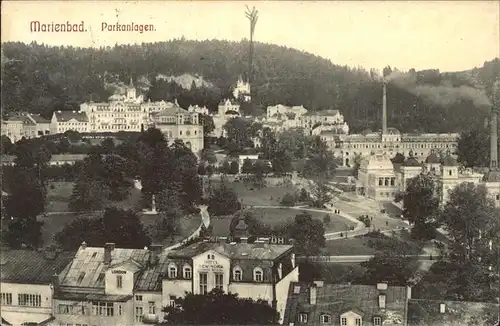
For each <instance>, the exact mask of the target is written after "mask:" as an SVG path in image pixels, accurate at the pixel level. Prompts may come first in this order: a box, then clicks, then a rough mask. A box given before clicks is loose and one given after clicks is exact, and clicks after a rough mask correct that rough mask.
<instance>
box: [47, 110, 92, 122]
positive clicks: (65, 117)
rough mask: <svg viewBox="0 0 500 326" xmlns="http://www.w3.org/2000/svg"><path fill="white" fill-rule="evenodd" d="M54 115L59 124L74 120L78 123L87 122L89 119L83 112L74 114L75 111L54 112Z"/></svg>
mask: <svg viewBox="0 0 500 326" xmlns="http://www.w3.org/2000/svg"><path fill="white" fill-rule="evenodd" d="M54 114H55V115H56V118H57V121H59V122H67V121H70V120H71V119H75V120H77V121H79V122H88V121H89V119H88V117H87V113H85V112H76V111H54Z"/></svg>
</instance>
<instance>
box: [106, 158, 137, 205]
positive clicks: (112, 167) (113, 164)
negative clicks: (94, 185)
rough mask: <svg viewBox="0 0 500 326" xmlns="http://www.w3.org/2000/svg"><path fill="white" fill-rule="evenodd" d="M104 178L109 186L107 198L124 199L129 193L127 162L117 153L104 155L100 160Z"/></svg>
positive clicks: (113, 199)
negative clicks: (101, 160)
mask: <svg viewBox="0 0 500 326" xmlns="http://www.w3.org/2000/svg"><path fill="white" fill-rule="evenodd" d="M102 164H103V166H104V169H105V171H104V178H105V182H106V185H107V186H108V188H109V196H108V198H109V199H110V200H112V201H120V200H124V199H125V198H127V197H128V196H129V195H130V189H131V188H132V182H131V181H130V179H129V178H128V177H127V164H128V162H127V161H126V160H125V159H124V158H123V157H121V156H118V155H113V154H111V155H106V156H105V158H104V159H103V162H102Z"/></svg>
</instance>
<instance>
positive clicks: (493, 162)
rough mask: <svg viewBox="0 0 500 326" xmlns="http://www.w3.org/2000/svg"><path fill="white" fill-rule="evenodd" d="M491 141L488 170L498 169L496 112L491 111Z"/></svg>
mask: <svg viewBox="0 0 500 326" xmlns="http://www.w3.org/2000/svg"><path fill="white" fill-rule="evenodd" d="M490 127H491V140H490V168H491V169H492V170H493V169H497V168H498V112H497V111H496V108H492V109H491V123H490Z"/></svg>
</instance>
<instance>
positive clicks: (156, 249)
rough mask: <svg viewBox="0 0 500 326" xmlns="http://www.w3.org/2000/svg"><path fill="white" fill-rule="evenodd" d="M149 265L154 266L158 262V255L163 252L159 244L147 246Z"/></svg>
mask: <svg viewBox="0 0 500 326" xmlns="http://www.w3.org/2000/svg"><path fill="white" fill-rule="evenodd" d="M149 251H150V254H149V264H150V265H156V264H157V263H158V261H159V260H160V255H161V253H162V252H163V245H161V244H152V245H151V246H149Z"/></svg>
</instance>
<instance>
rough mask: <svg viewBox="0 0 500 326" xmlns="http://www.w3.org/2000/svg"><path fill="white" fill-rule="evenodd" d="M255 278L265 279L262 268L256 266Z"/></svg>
mask: <svg viewBox="0 0 500 326" xmlns="http://www.w3.org/2000/svg"><path fill="white" fill-rule="evenodd" d="M253 280H254V281H255V282H262V281H263V280H264V272H263V271H262V268H260V267H255V268H254V269H253Z"/></svg>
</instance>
